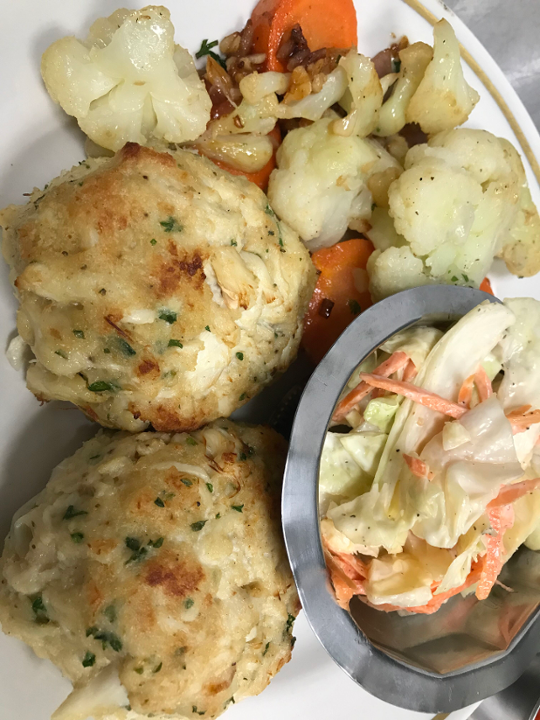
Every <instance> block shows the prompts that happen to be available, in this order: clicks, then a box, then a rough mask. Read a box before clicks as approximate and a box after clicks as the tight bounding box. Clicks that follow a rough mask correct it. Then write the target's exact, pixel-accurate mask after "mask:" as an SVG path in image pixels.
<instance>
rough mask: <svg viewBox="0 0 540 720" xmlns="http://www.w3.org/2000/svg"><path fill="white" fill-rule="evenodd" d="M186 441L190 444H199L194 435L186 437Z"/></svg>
mask: <svg viewBox="0 0 540 720" xmlns="http://www.w3.org/2000/svg"><path fill="white" fill-rule="evenodd" d="M186 442H187V444H188V445H196V444H197V441H196V440H195V439H194V438H192V437H188V438H186Z"/></svg>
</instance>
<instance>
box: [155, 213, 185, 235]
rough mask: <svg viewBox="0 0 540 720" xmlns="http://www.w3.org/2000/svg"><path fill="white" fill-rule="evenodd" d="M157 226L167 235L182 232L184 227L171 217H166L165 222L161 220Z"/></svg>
mask: <svg viewBox="0 0 540 720" xmlns="http://www.w3.org/2000/svg"><path fill="white" fill-rule="evenodd" d="M159 224H160V225H161V227H162V228H163V229H164V230H165V232H167V233H170V232H182V230H183V229H184V226H183V225H180V223H179V222H178V220H176V218H173V217H172V215H171V216H170V217H168V218H167V220H161V222H160V223H159Z"/></svg>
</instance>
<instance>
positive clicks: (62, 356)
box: [54, 350, 68, 360]
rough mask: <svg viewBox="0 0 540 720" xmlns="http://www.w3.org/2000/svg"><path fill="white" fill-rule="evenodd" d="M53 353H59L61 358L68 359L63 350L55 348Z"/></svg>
mask: <svg viewBox="0 0 540 720" xmlns="http://www.w3.org/2000/svg"><path fill="white" fill-rule="evenodd" d="M54 354H55V355H60V357H61V358H63V359H64V360H67V359H68V356H67V355H66V353H65V352H64V351H63V350H55V351H54Z"/></svg>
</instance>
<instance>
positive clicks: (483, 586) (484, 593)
mask: <svg viewBox="0 0 540 720" xmlns="http://www.w3.org/2000/svg"><path fill="white" fill-rule="evenodd" d="M488 517H489V521H490V523H491V527H492V528H493V530H494V531H495V535H487V536H486V545H487V552H486V554H485V555H484V557H483V563H482V572H481V574H480V580H479V582H478V587H477V588H476V597H477V598H478V599H479V600H485V599H486V598H487V597H488V595H489V593H490V592H491V588H492V587H493V585H494V584H495V580H496V579H497V578H498V576H499V573H500V572H501V570H502V566H503V551H504V545H503V536H504V533H505V531H506V530H508V528H511V527H512V525H513V524H514V508H513V507H512V505H500V506H498V507H494V508H491V509H490V510H488Z"/></svg>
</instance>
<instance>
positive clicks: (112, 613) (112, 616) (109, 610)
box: [103, 605, 117, 623]
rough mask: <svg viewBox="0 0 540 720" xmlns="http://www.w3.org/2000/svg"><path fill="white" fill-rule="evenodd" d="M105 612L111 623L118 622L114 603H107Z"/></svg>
mask: <svg viewBox="0 0 540 720" xmlns="http://www.w3.org/2000/svg"><path fill="white" fill-rule="evenodd" d="M103 614H104V615H105V617H106V618H107V620H108V621H109V622H110V623H113V622H116V617H117V615H116V607H115V606H114V605H107V607H106V608H105V610H104V611H103Z"/></svg>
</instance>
